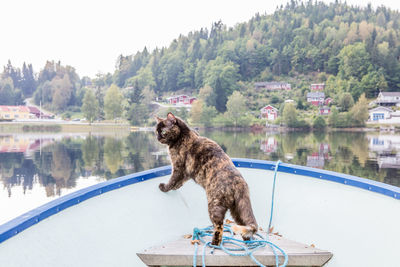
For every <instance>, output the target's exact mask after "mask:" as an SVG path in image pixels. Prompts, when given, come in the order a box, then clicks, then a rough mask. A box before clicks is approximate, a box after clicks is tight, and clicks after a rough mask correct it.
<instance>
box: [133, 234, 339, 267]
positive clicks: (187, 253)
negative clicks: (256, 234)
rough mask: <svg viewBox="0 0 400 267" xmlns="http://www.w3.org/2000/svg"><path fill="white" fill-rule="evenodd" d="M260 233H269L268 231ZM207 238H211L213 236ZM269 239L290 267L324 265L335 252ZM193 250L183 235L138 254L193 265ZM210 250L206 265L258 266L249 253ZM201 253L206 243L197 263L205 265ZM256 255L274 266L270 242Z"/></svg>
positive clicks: (150, 260) (150, 262)
mask: <svg viewBox="0 0 400 267" xmlns="http://www.w3.org/2000/svg"><path fill="white" fill-rule="evenodd" d="M261 234H262V235H263V236H266V233H265V232H261ZM235 237H236V236H235ZM237 238H240V237H237ZM205 239H206V241H211V238H210V237H208V238H205ZM268 240H269V241H270V242H272V243H274V244H275V245H277V246H278V247H280V248H282V249H283V250H284V251H285V253H286V254H287V255H288V257H289V260H288V264H287V266H323V265H324V264H325V263H327V262H328V261H329V259H330V258H331V257H332V255H333V254H332V253H331V252H329V251H326V250H321V249H318V248H315V246H314V245H305V244H301V243H298V242H295V241H292V240H288V239H286V238H283V237H281V236H279V235H274V234H270V235H269V239H268ZM194 249H195V248H194V245H192V242H191V239H187V236H186V238H185V237H184V236H182V237H181V238H179V239H178V240H176V241H173V242H169V243H166V244H164V245H160V246H155V247H151V248H148V249H145V250H144V251H142V252H140V253H137V255H138V257H139V258H140V259H141V260H142V261H143V262H144V263H145V264H146V265H147V266H193V254H194ZM211 251H212V249H211V248H209V247H207V248H206V252H205V255H206V256H205V263H206V266H231V267H233V266H242V267H243V266H258V265H257V264H255V263H254V262H253V261H252V260H251V258H250V257H249V256H230V255H227V254H226V253H225V252H223V251H222V250H220V249H215V250H214V252H213V254H211ZM202 253H203V245H199V248H198V253H197V266H202V262H201V261H202ZM253 255H254V257H255V258H256V259H257V260H258V261H259V262H261V263H262V264H263V265H266V266H275V256H274V253H273V251H272V249H271V248H270V247H269V246H268V245H267V246H265V247H263V248H260V249H258V250H257V251H255V252H254V254H253ZM283 260H284V257H283V256H279V262H280V264H282V263H283Z"/></svg>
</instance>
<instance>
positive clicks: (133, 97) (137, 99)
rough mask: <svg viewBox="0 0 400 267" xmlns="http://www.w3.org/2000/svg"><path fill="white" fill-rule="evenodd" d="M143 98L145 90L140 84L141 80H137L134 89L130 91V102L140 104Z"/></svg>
mask: <svg viewBox="0 0 400 267" xmlns="http://www.w3.org/2000/svg"><path fill="white" fill-rule="evenodd" d="M142 99H143V90H142V88H141V87H140V86H139V82H138V81H137V80H136V81H135V83H134V86H133V89H132V91H130V93H129V104H139V103H141V101H142Z"/></svg>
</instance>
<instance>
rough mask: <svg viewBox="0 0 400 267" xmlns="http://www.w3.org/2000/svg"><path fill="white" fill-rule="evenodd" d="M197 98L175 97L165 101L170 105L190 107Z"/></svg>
mask: <svg viewBox="0 0 400 267" xmlns="http://www.w3.org/2000/svg"><path fill="white" fill-rule="evenodd" d="M196 99H197V98H196V97H190V96H187V95H177V96H171V97H168V98H167V101H168V103H169V104H172V105H177V104H181V105H191V104H192V103H193V101H195V100H196Z"/></svg>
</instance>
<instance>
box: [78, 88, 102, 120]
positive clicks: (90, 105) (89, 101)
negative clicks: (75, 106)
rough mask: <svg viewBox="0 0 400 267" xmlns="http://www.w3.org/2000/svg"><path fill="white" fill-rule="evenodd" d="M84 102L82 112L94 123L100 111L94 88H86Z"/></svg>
mask: <svg viewBox="0 0 400 267" xmlns="http://www.w3.org/2000/svg"><path fill="white" fill-rule="evenodd" d="M82 102H83V103H82V112H83V114H84V115H85V117H86V119H87V120H89V123H92V122H93V120H94V119H95V118H96V116H97V114H98V112H99V103H98V102H97V100H96V97H95V95H94V94H93V92H92V90H90V89H88V90H86V93H85V96H84V97H83V101H82Z"/></svg>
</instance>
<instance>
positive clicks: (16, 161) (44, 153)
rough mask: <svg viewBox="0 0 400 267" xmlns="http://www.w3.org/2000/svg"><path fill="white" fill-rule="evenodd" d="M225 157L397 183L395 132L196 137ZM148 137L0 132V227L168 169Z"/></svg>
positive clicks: (399, 163)
mask: <svg viewBox="0 0 400 267" xmlns="http://www.w3.org/2000/svg"><path fill="white" fill-rule="evenodd" d="M200 134H201V135H204V136H207V137H209V138H211V139H213V140H215V141H216V142H217V143H218V144H220V145H221V147H222V148H223V149H224V150H225V151H226V152H227V153H228V155H229V156H231V157H241V158H254V159H264V160H273V161H275V160H278V159H280V160H281V161H283V162H287V163H292V164H297V165H303V166H309V167H314V168H322V169H327V170H333V171H336V172H341V173H348V174H352V175H356V176H360V177H364V178H369V179H372V180H376V181H380V182H383V183H387V184H391V185H395V186H400V135H397V134H395V133H390V132H387V133H379V132H368V133H359V132H357V133H354V132H330V133H323V132H322V133H321V132H315V133H312V132H307V133H302V132H291V133H265V132H261V133H260V132H258V133H252V132H227V131H224V132H222V131H210V132H204V131H203V132H200ZM169 164H170V161H169V158H168V154H167V148H166V147H165V146H163V145H161V144H159V143H158V142H157V141H156V138H155V135H154V134H153V133H152V132H132V133H111V134H110V133H108V134H104V135H101V134H99V135H94V134H91V135H89V134H88V133H85V134H77V133H74V134H66V133H60V134H1V135H0V183H2V185H3V186H2V187H0V224H2V223H4V222H6V221H8V220H10V219H12V218H14V217H16V216H19V215H21V214H22V213H23V212H26V211H29V210H31V209H33V208H36V207H38V206H39V205H42V204H44V203H46V202H48V201H50V200H53V199H55V198H58V197H60V196H62V195H65V194H68V193H70V192H73V191H76V190H78V189H81V188H83V187H87V186H89V185H93V184H96V183H99V182H102V181H105V180H109V179H113V178H116V177H120V176H123V175H126V174H129V173H134V172H138V171H142V170H147V169H151V168H155V167H159V166H165V165H169Z"/></svg>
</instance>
